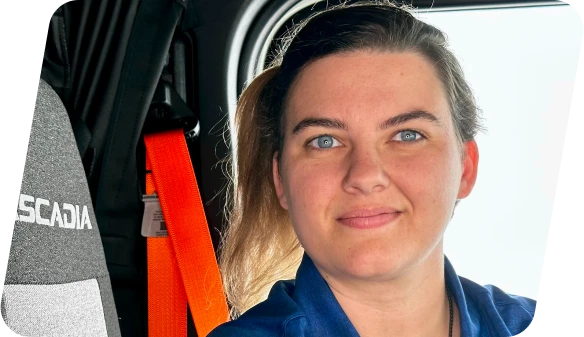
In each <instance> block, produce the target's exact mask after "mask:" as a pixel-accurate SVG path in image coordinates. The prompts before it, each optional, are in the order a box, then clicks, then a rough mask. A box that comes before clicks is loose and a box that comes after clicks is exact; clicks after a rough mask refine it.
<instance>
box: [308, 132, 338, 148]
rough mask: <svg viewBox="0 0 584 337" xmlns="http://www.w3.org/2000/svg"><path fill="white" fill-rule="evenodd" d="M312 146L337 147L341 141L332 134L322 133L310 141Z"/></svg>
mask: <svg viewBox="0 0 584 337" xmlns="http://www.w3.org/2000/svg"><path fill="white" fill-rule="evenodd" d="M308 144H309V145H310V146H312V147H315V148H317V149H330V148H332V147H337V146H339V145H340V143H339V141H338V140H336V139H335V138H334V137H332V136H328V135H322V136H318V137H316V138H314V139H313V140H312V141H310V143H308Z"/></svg>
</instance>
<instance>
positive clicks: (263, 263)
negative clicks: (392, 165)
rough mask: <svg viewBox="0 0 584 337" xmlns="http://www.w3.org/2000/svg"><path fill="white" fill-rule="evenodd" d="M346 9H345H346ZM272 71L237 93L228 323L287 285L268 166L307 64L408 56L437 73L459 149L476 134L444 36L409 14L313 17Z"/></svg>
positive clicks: (385, 5)
mask: <svg viewBox="0 0 584 337" xmlns="http://www.w3.org/2000/svg"><path fill="white" fill-rule="evenodd" d="M347 9H348V10H347ZM291 32H292V33H291V35H290V36H288V37H287V38H286V39H284V40H283V47H282V49H281V50H280V55H279V56H278V57H276V59H275V61H274V62H273V63H272V67H270V68H269V69H267V70H266V71H264V72H263V73H262V74H260V75H259V76H258V77H256V78H255V79H254V80H253V81H252V83H251V84H250V85H249V86H248V87H247V88H246V89H245V90H244V92H243V93H242V95H241V97H240V99H239V103H238V106H237V110H236V115H235V125H236V128H237V142H238V144H239V145H238V156H237V171H238V176H237V179H236V180H235V184H234V185H233V186H232V187H233V188H232V190H231V191H230V192H231V193H232V195H231V199H230V200H229V204H228V205H227V206H228V208H227V214H228V220H229V225H228V227H227V230H226V233H225V234H224V241H223V245H222V248H221V251H220V254H221V256H220V261H219V262H220V265H221V271H222V274H223V281H224V285H225V291H226V294H227V298H228V301H229V303H230V305H231V308H232V316H233V317H234V318H235V317H237V316H238V315H239V314H241V313H243V312H245V311H246V310H247V309H249V308H250V307H252V306H254V305H255V304H257V303H259V302H260V301H262V300H263V299H265V298H266V297H267V294H268V290H269V288H270V287H271V286H272V284H273V283H274V282H275V281H277V280H279V279H288V278H293V277H294V273H295V271H296V269H297V268H298V265H299V263H300V260H301V257H302V254H303V249H302V247H301V246H300V244H299V242H298V238H297V237H296V234H295V233H294V230H293V227H292V224H291V223H290V218H289V216H288V213H287V211H286V210H284V209H283V208H282V207H281V206H280V203H279V200H278V198H277V195H276V192H275V187H274V182H273V179H272V177H273V174H272V163H273V158H274V155H278V157H276V159H278V162H279V154H280V153H281V152H282V149H283V142H284V131H283V130H284V117H283V116H284V110H285V105H286V99H287V95H288V91H289V88H290V87H291V85H292V83H293V81H294V79H295V78H296V77H297V75H298V73H299V72H300V71H302V69H303V68H304V67H305V66H306V65H307V64H309V63H310V62H312V61H314V60H316V59H319V58H322V57H325V56H327V55H331V54H335V53H342V52H349V51H355V50H382V51H394V52H402V51H414V52H419V53H420V54H422V55H424V56H425V57H426V58H427V59H428V60H429V61H430V62H431V63H432V64H433V65H434V67H435V68H436V70H437V72H438V75H439V78H440V80H441V82H442V83H443V85H444V88H445V91H446V95H447V98H448V101H449V104H450V110H451V113H452V120H453V123H454V127H455V130H456V134H457V137H458V139H459V141H460V142H465V141H469V140H472V139H474V137H475V135H476V134H477V132H478V131H479V130H480V129H481V125H480V115H479V113H480V110H479V109H478V107H477V106H476V103H475V99H474V96H473V94H472V91H471V89H470V87H469V85H468V83H467V82H466V80H465V78H464V75H463V72H462V68H461V67H460V64H459V63H458V61H457V60H456V58H455V57H454V55H453V54H452V52H450V51H449V50H448V48H447V42H446V37H445V35H444V34H443V33H442V32H441V31H440V30H438V29H436V28H435V27H433V26H431V25H429V24H426V23H424V22H422V21H419V20H418V19H416V18H415V17H414V16H413V15H412V13H411V10H410V8H409V7H406V6H396V5H395V4H393V3H392V2H390V1H360V2H358V3H354V4H350V5H346V4H343V5H341V6H336V7H334V8H331V9H328V10H326V11H324V12H320V13H317V14H316V15H313V16H312V17H311V18H309V19H307V20H305V21H304V22H301V23H300V24H299V25H298V26H297V27H295V28H293V29H292V31H291Z"/></svg>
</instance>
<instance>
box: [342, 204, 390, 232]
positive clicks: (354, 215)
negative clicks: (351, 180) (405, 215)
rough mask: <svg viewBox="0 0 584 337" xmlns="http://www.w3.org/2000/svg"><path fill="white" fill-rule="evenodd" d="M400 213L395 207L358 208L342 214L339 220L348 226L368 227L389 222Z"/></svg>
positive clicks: (379, 225)
mask: <svg viewBox="0 0 584 337" xmlns="http://www.w3.org/2000/svg"><path fill="white" fill-rule="evenodd" d="M400 214H401V212H399V211H398V210H396V209H393V208H375V209H357V210H353V211H350V212H347V213H345V214H343V215H341V216H340V217H339V218H337V221H338V222H340V223H341V224H343V225H345V226H348V227H353V228H358V229H368V228H376V227H381V226H383V225H386V224H389V223H390V222H392V221H393V220H395V219H396V218H397V217H399V215H400Z"/></svg>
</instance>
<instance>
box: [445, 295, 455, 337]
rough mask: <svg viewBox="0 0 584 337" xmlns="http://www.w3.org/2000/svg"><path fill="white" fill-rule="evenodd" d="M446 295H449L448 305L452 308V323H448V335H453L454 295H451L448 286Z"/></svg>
mask: <svg viewBox="0 0 584 337" xmlns="http://www.w3.org/2000/svg"><path fill="white" fill-rule="evenodd" d="M446 296H447V297H448V307H449V308H450V323H449V325H448V337H452V324H453V323H454V314H453V310H452V296H451V295H450V290H449V289H448V286H446Z"/></svg>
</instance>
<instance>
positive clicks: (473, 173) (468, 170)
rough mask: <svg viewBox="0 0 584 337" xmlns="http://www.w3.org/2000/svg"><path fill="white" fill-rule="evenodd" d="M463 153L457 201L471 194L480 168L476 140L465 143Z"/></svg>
mask: <svg viewBox="0 0 584 337" xmlns="http://www.w3.org/2000/svg"><path fill="white" fill-rule="evenodd" d="M463 151H464V159H463V161H462V177H461V179H460V187H459V189H458V196H457V199H464V198H466V197H467V196H468V195H469V194H470V192H471V191H472V189H473V187H474V185H475V182H476V180H477V171H478V166H479V149H478V147H477V143H476V142H475V141H474V140H469V141H468V142H465V143H464V145H463Z"/></svg>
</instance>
